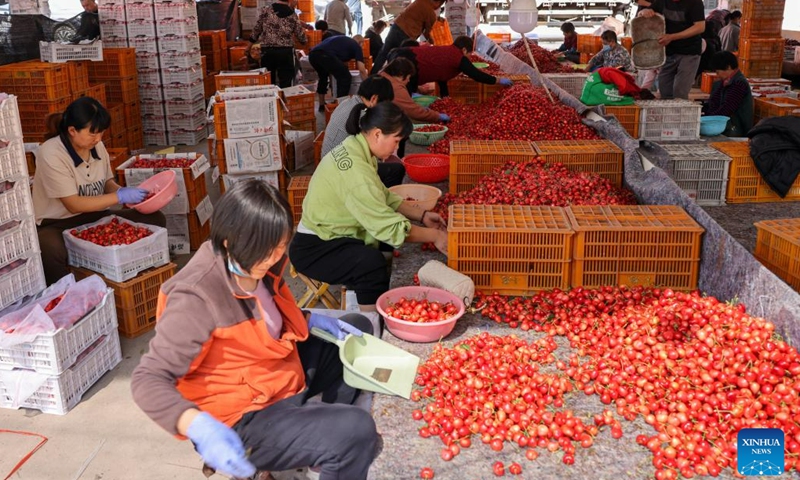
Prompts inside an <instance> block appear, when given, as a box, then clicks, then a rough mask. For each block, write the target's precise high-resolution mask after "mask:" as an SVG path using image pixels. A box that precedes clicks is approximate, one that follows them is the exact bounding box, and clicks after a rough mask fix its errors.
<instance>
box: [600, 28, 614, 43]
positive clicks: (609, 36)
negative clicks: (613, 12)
mask: <svg viewBox="0 0 800 480" xmlns="http://www.w3.org/2000/svg"><path fill="white" fill-rule="evenodd" d="M600 38H602V39H603V40H605V41H606V42H614V43H617V32H615V31H614V30H606V31H605V32H603V34H602V35H600Z"/></svg>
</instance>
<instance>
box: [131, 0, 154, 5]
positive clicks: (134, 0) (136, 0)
mask: <svg viewBox="0 0 800 480" xmlns="http://www.w3.org/2000/svg"><path fill="white" fill-rule="evenodd" d="M139 3H141V4H144V5H153V0H125V5H135V4H139Z"/></svg>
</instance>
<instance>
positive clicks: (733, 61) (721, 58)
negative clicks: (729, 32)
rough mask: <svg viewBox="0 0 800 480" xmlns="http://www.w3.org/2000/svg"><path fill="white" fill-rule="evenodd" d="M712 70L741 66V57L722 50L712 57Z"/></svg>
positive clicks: (733, 68) (732, 68)
mask: <svg viewBox="0 0 800 480" xmlns="http://www.w3.org/2000/svg"><path fill="white" fill-rule="evenodd" d="M710 67H711V70H727V69H728V68H729V67H730V69H731V70H736V69H737V68H739V59H738V58H736V55H734V54H733V53H731V52H726V51H724V50H723V51H721V52H717V53H715V54H714V56H712V57H711V64H710Z"/></svg>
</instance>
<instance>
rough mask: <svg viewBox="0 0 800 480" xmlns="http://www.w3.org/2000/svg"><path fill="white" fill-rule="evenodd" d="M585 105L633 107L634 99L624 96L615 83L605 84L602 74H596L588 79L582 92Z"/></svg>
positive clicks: (582, 100) (582, 101)
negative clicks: (601, 77)
mask: <svg viewBox="0 0 800 480" xmlns="http://www.w3.org/2000/svg"><path fill="white" fill-rule="evenodd" d="M581 103H583V104H584V105H633V97H630V96H628V95H622V94H620V93H619V89H617V86H616V85H614V84H613V83H603V81H602V80H601V79H600V74H599V73H597V72H594V73H592V74H590V75H589V76H588V77H586V82H585V83H584V84H583V91H582V92H581Z"/></svg>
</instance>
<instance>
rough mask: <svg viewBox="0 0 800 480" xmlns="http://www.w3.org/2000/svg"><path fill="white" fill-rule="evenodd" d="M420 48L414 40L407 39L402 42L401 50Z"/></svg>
mask: <svg viewBox="0 0 800 480" xmlns="http://www.w3.org/2000/svg"><path fill="white" fill-rule="evenodd" d="M409 47H419V42H418V41H416V40H414V39H413V38H406V39H405V40H403V41H402V42H400V48H409Z"/></svg>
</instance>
